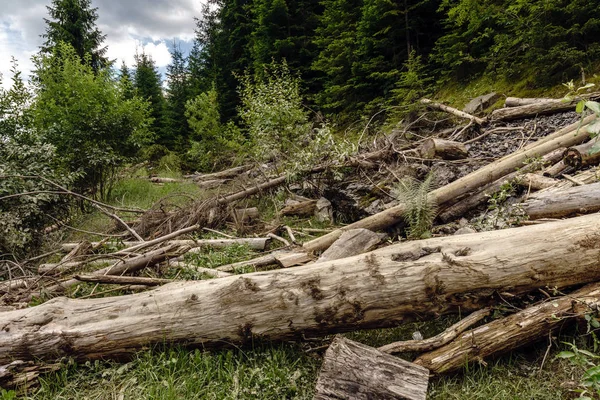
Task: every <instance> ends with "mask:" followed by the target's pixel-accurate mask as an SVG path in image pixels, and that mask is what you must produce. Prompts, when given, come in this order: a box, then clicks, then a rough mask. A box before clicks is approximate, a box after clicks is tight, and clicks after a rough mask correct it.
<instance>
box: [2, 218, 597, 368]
mask: <svg viewBox="0 0 600 400" xmlns="http://www.w3.org/2000/svg"><path fill="white" fill-rule="evenodd" d="M599 239H600V215H597V214H593V215H587V216H583V217H578V218H572V219H568V220H564V221H557V222H552V223H546V224H541V225H535V226H527V227H521V228H514V229H506V230H500V231H492V232H485V233H475V234H467V235H459V236H451V237H445V238H432V239H427V240H419V241H413V242H405V243H399V244H395V245H391V246H388V247H385V248H383V249H378V250H375V251H373V252H370V253H367V254H363V255H358V256H354V257H350V258H345V259H341V260H334V261H327V262H323V263H318V264H314V265H310V266H303V267H300V268H291V269H287V270H279V271H270V272H257V273H252V274H245V275H242V276H230V277H225V278H220V279H214V280H208V281H200V282H182V283H171V284H167V285H165V286H162V287H160V288H158V289H155V290H151V291H147V292H144V293H139V294H133V295H127V296H120V297H113V298H98V299H85V300H81V299H66V298H57V299H53V300H50V301H48V302H47V303H44V304H41V305H39V306H36V307H31V308H27V309H23V310H14V311H8V312H4V313H0V327H1V329H0V365H2V364H6V363H8V362H10V361H11V360H15V359H18V360H31V359H36V358H40V359H56V358H58V357H62V356H73V357H76V358H98V357H104V356H118V355H123V354H126V353H129V352H132V351H135V350H136V349H139V348H141V347H143V346H147V345H149V344H152V343H165V342H183V343H186V344H195V345H203V346H211V347H217V346H225V345H227V344H232V343H233V344H236V343H238V344H240V343H241V344H243V343H249V342H251V341H252V340H254V339H260V338H262V339H267V340H287V339H291V338H295V339H297V338H301V337H302V336H303V335H306V336H311V335H325V334H330V333H335V332H344V331H349V330H356V329H363V328H380V327H388V326H395V325H398V324H399V323H401V322H406V321H409V320H411V319H414V318H415V317H417V316H419V317H423V316H433V315H439V314H440V313H448V312H457V311H458V310H459V309H460V310H474V309H479V308H482V306H483V305H485V304H488V303H489V302H490V301H491V300H492V299H491V296H492V295H493V294H494V293H495V292H496V291H502V292H510V293H513V294H515V295H518V294H522V293H525V292H528V291H531V290H533V289H536V288H540V287H545V286H546V285H548V286H556V287H559V288H561V287H565V286H570V285H574V284H579V283H586V282H593V281H596V280H599V279H600V268H599V267H600V258H599V255H600V244H599V243H600V240H599Z"/></svg>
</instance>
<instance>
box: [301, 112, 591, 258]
mask: <svg viewBox="0 0 600 400" xmlns="http://www.w3.org/2000/svg"><path fill="white" fill-rule="evenodd" d="M594 119H595V117H594V116H589V117H587V118H585V119H584V121H583V123H584V124H589V123H590V122H591V121H593V120H594ZM579 126H580V123H579V122H577V123H574V124H571V125H569V126H567V127H565V128H563V129H561V130H559V131H557V132H555V133H553V134H552V135H549V136H546V137H544V138H542V139H540V140H538V141H537V142H535V143H532V144H531V145H528V146H526V147H525V148H523V149H521V150H519V151H518V152H516V153H513V154H511V155H508V156H506V157H503V158H501V159H500V160H498V161H494V162H493V163H491V164H488V165H487V166H485V167H483V168H480V169H478V170H477V171H474V172H472V173H470V174H469V175H466V176H464V177H462V178H460V179H457V180H456V181H454V182H452V183H449V184H448V185H446V186H443V187H441V188H439V189H436V190H434V191H432V192H431V193H430V197H431V199H432V202H434V203H435V204H438V205H440V204H443V203H445V202H447V201H449V200H452V199H455V198H458V197H460V196H462V195H465V194H467V193H468V192H470V191H472V190H475V189H477V188H479V187H481V186H484V185H486V184H487V183H489V182H493V181H495V180H497V179H499V178H501V177H503V176H505V175H507V174H508V173H510V172H512V171H514V170H515V169H516V168H519V167H522V166H523V163H524V162H525V161H526V160H527V159H529V158H535V157H539V156H544V155H546V154H548V153H550V152H552V151H554V150H556V149H558V148H560V147H570V146H572V145H574V144H578V143H581V142H583V141H584V140H585V139H586V138H587V137H588V136H587V135H588V132H587V129H586V126H583V127H581V129H579ZM405 210H406V206H405V205H404V204H399V205H397V206H394V207H391V208H388V209H387V210H384V211H382V212H380V213H377V214H375V215H371V216H370V217H367V218H364V219H362V220H360V221H357V222H355V223H353V224H350V225H347V226H345V227H343V228H340V229H336V230H334V231H332V232H330V233H328V234H326V235H324V236H321V237H319V238H316V239H313V240H311V241H310V242H306V243H305V244H304V249H305V250H307V251H320V250H324V249H326V248H327V247H329V246H330V245H331V244H332V243H333V242H335V241H336V240H337V239H338V238H339V237H340V235H341V234H342V232H344V231H347V230H350V229H357V228H365V229H369V230H371V231H379V230H381V229H384V228H386V227H388V226H391V225H395V224H397V223H398V222H400V221H401V219H402V216H403V215H404V212H405Z"/></svg>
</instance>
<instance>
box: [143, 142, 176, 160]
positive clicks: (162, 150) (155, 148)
mask: <svg viewBox="0 0 600 400" xmlns="http://www.w3.org/2000/svg"><path fill="white" fill-rule="evenodd" d="M169 153H170V150H169V149H167V147H166V146H164V145H162V144H152V145H150V146H148V147H144V148H143V149H142V150H141V151H140V155H141V157H142V159H143V160H146V161H149V162H151V163H153V164H155V163H158V162H159V161H160V159H161V158H163V157H164V156H166V155H168V154H169Z"/></svg>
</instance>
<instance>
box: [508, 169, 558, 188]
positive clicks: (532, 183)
mask: <svg viewBox="0 0 600 400" xmlns="http://www.w3.org/2000/svg"><path fill="white" fill-rule="evenodd" d="M517 181H518V183H519V185H521V186H523V187H524V188H526V189H528V190H533V191H537V190H542V189H546V188H549V187H552V186H554V185H556V184H557V183H558V182H560V181H559V180H558V179H554V178H549V177H547V176H544V175H540V174H532V173H527V174H524V175H520V176H519V177H517Z"/></svg>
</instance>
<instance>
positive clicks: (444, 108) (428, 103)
mask: <svg viewBox="0 0 600 400" xmlns="http://www.w3.org/2000/svg"><path fill="white" fill-rule="evenodd" d="M421 103H422V104H425V105H426V106H427V107H430V108H434V109H437V110H441V111H445V112H447V113H449V114H452V115H456V116H457V117H460V118H465V119H468V120H470V121H473V122H475V123H476V124H477V125H485V123H486V122H487V121H486V120H485V119H483V118H479V117H476V116H474V115H471V114H468V113H466V112H464V111H460V110H457V109H456V108H453V107H450V106H447V105H444V104H440V103H436V102H433V101H431V100H429V99H421Z"/></svg>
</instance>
